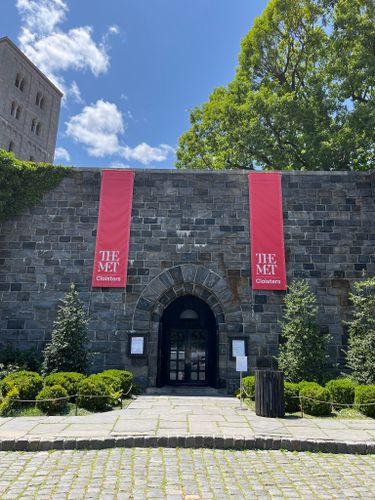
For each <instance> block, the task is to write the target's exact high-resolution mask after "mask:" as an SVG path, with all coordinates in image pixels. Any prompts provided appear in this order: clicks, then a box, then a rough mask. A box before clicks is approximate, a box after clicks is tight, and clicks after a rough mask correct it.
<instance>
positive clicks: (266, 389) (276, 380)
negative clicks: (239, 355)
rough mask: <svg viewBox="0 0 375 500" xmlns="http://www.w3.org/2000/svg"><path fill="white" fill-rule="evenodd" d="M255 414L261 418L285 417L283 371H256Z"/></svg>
mask: <svg viewBox="0 0 375 500" xmlns="http://www.w3.org/2000/svg"><path fill="white" fill-rule="evenodd" d="M255 413H256V414H257V415H259V416H260V417H273V418H275V417H283V416H284V415H285V401H284V373H283V372H282V371H276V370H256V371H255Z"/></svg>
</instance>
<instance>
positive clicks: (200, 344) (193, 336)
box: [158, 295, 217, 387]
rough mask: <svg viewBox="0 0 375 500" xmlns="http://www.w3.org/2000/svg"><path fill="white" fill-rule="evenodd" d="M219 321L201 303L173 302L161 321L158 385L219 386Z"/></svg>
mask: <svg viewBox="0 0 375 500" xmlns="http://www.w3.org/2000/svg"><path fill="white" fill-rule="evenodd" d="M216 357H217V349H216V321H215V317H214V315H213V313H212V311H211V309H210V307H209V306H208V305H207V304H206V303H205V302H204V301H203V300H201V299H199V298H197V297H194V296H192V295H185V296H183V297H180V298H178V299H176V300H175V301H173V302H172V303H171V304H170V305H169V306H168V307H167V308H166V309H165V311H164V314H163V317H162V320H161V339H160V343H159V367H158V372H159V377H158V385H159V386H163V385H197V386H202V385H203V386H207V385H209V386H213V387H216V384H217V373H216V372H217V370H216V366H217V363H216Z"/></svg>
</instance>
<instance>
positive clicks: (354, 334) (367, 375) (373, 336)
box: [346, 277, 375, 384]
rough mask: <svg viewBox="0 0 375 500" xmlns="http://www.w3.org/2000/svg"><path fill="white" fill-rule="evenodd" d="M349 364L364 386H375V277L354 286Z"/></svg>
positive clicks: (349, 331) (349, 333)
mask: <svg viewBox="0 0 375 500" xmlns="http://www.w3.org/2000/svg"><path fill="white" fill-rule="evenodd" d="M349 298H350V300H351V302H352V303H353V320H352V321H349V322H348V325H349V328H348V335H349V337H348V350H347V355H346V362H347V365H348V367H349V368H351V370H352V373H351V376H352V378H353V379H354V380H356V381H357V382H359V383H360V384H375V277H373V278H369V279H367V280H364V281H359V282H357V283H354V293H351V294H350V295H349Z"/></svg>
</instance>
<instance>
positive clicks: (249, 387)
mask: <svg viewBox="0 0 375 500" xmlns="http://www.w3.org/2000/svg"><path fill="white" fill-rule="evenodd" d="M242 384H243V388H244V396H245V398H250V399H255V377H254V376H252V375H250V376H248V377H244V378H243V379H242Z"/></svg>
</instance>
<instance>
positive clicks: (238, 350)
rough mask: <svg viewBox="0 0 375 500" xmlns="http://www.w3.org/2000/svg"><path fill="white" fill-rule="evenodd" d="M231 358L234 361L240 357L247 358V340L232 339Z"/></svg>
mask: <svg viewBox="0 0 375 500" xmlns="http://www.w3.org/2000/svg"><path fill="white" fill-rule="evenodd" d="M230 356H231V358H232V359H234V358H238V357H239V356H247V345H246V339H244V338H231V339H230Z"/></svg>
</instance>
